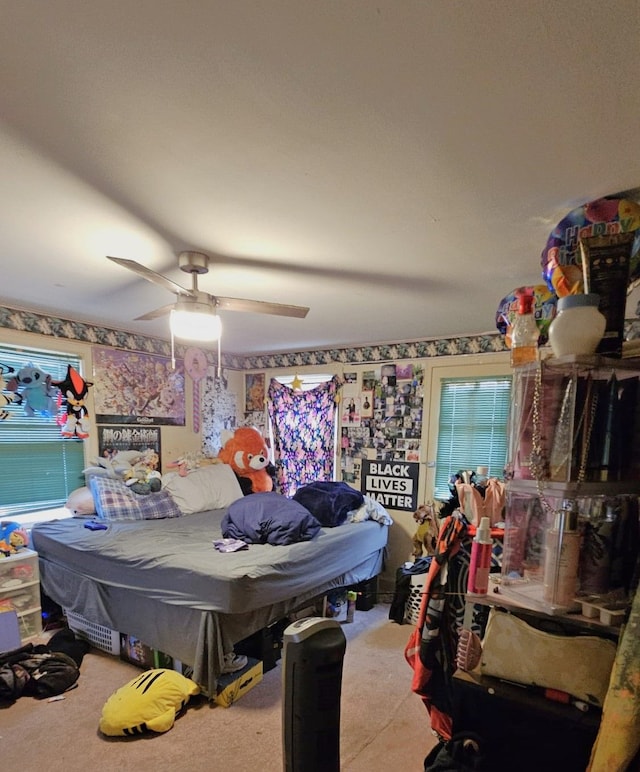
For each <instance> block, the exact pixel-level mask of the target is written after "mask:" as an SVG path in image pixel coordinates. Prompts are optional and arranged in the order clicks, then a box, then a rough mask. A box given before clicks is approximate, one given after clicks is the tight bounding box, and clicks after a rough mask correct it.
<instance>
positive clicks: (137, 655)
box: [120, 633, 173, 670]
mask: <svg viewBox="0 0 640 772" xmlns="http://www.w3.org/2000/svg"><path fill="white" fill-rule="evenodd" d="M120 659H122V660H124V661H125V662H129V663H131V664H132V665H136V666H137V667H141V668H142V669H143V670H150V669H151V668H159V667H162V668H169V669H170V670H173V657H170V656H169V655H168V654H165V653H164V652H162V651H158V650H157V649H152V648H151V646H147V645H145V644H144V643H142V641H141V640H140V639H139V638H136V637H135V636H133V635H125V634H124V633H120Z"/></svg>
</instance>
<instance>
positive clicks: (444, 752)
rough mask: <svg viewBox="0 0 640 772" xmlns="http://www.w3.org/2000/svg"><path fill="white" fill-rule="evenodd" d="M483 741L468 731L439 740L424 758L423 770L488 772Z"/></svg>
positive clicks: (427, 771) (428, 771)
mask: <svg viewBox="0 0 640 772" xmlns="http://www.w3.org/2000/svg"><path fill="white" fill-rule="evenodd" d="M483 744H484V743H483V741H482V739H481V738H480V737H478V736H477V735H475V734H472V733H470V732H465V733H464V734H456V735H454V736H453V737H452V738H451V739H450V740H446V741H440V742H439V743H438V744H437V745H435V746H434V747H433V748H432V749H431V751H430V752H429V753H428V755H427V757H426V758H425V760H424V772H482V771H483V770H486V771H487V772H488V770H489V766H488V763H487V759H486V757H485V754H484V753H483Z"/></svg>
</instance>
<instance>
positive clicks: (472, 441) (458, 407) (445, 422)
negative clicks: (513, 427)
mask: <svg viewBox="0 0 640 772" xmlns="http://www.w3.org/2000/svg"><path fill="white" fill-rule="evenodd" d="M510 399H511V377H510V376H494V377H461V378H443V379H442V381H441V384H440V417H439V421H438V444H437V455H436V477H435V486H434V496H435V498H437V499H443V500H447V499H448V498H449V497H450V495H451V491H450V490H449V484H448V483H449V479H450V477H451V475H453V474H455V473H456V472H458V471H460V470H461V469H473V470H475V468H476V467H477V466H479V465H482V466H488V467H489V476H491V477H498V478H500V479H502V477H503V475H504V465H505V462H506V455H507V439H508V438H507V424H508V420H509V406H510Z"/></svg>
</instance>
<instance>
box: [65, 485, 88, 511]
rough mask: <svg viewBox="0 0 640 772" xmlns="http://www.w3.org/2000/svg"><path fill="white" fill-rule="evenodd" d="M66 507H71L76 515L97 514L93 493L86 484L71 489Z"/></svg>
mask: <svg viewBox="0 0 640 772" xmlns="http://www.w3.org/2000/svg"><path fill="white" fill-rule="evenodd" d="M65 507H66V508H67V509H70V510H71V512H73V514H74V515H95V513H96V505H95V503H94V501H93V494H92V493H91V491H90V490H89V488H88V487H87V486H86V485H83V486H82V488H76V489H75V491H71V493H70V494H69V498H68V499H67V501H66V503H65Z"/></svg>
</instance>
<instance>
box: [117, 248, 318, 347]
mask: <svg viewBox="0 0 640 772" xmlns="http://www.w3.org/2000/svg"><path fill="white" fill-rule="evenodd" d="M107 258H108V259H109V260H112V261H113V262H114V263H118V265H121V266H123V267H124V268H128V269H129V270H130V271H133V272H134V273H137V274H138V275H139V276H142V277H143V278H145V279H147V280H148V281H150V282H153V283H154V284H158V285H159V286H160V287H164V288H165V289H168V290H169V291H170V292H173V293H175V295H176V296H177V298H176V302H175V303H170V304H169V305H166V306H162V307H161V308H157V309H156V310H155V311H149V313H146V314H143V315H142V316H138V317H136V321H138V320H150V319H157V318H158V317H160V316H164V315H165V314H170V328H171V332H172V335H174V336H175V337H177V338H185V339H187V340H199V341H214V340H218V339H219V338H220V332H221V324H220V317H219V316H218V310H219V309H222V310H224V311H245V312H249V313H254V314H272V315H275V316H291V317H296V318H299V319H304V317H305V316H306V315H307V313H308V312H309V309H308V308H306V307H304V306H290V305H285V304H283V303H269V302H266V301H263V300H245V299H243V298H227V297H221V296H219V295H211V294H209V293H208V292H203V291H202V290H200V289H198V275H199V274H205V273H208V271H209V256H208V255H206V254H204V253H203V252H181V253H180V254H179V255H178V265H179V266H180V269H181V270H183V271H184V272H185V273H189V274H191V289H186V288H185V287H182V286H180V285H179V284H176V282H174V281H172V280H171V279H168V278H167V277H166V276H163V275H162V274H160V273H156V272H155V271H152V270H151V269H150V268H146V267H145V266H144V265H141V264H140V263H136V262H135V260H127V259H125V258H122V257H111V256H110V255H107Z"/></svg>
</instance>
